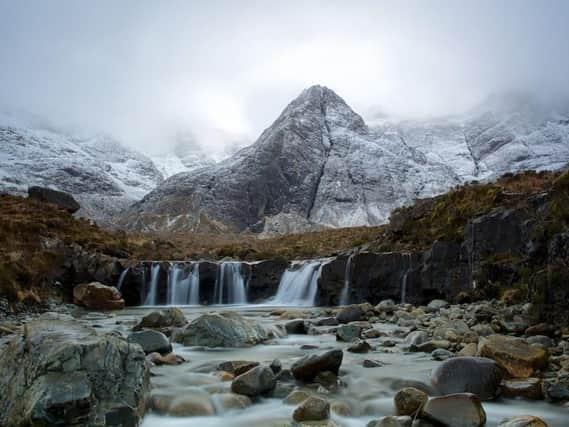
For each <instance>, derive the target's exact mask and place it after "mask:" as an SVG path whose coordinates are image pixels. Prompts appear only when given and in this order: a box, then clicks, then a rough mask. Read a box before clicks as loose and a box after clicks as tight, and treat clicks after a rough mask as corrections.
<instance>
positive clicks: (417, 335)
mask: <svg viewBox="0 0 569 427" xmlns="http://www.w3.org/2000/svg"><path fill="white" fill-rule="evenodd" d="M428 340H429V334H427V333H426V332H425V331H413V332H411V333H409V334H408V335H407V336H406V337H405V341H403V344H404V345H405V347H407V348H410V347H413V346H415V347H417V346H418V345H420V344H423V343H424V342H427V341H428Z"/></svg>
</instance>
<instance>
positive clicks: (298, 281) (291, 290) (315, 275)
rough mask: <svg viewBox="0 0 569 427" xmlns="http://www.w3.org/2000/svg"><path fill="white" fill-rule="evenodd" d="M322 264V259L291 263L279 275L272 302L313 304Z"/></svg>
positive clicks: (301, 304)
mask: <svg viewBox="0 0 569 427" xmlns="http://www.w3.org/2000/svg"><path fill="white" fill-rule="evenodd" d="M298 265H300V267H298ZM323 265H324V263H323V262H322V260H317V261H310V262H295V263H293V265H292V266H291V267H290V268H288V269H287V270H286V271H285V272H284V274H283V276H282V277H281V281H280V283H279V288H278V290H277V295H276V296H275V297H274V299H273V301H272V303H274V304H284V305H300V306H313V305H314V303H315V298H316V293H317V292H318V279H319V278H320V273H321V272H322V266H323Z"/></svg>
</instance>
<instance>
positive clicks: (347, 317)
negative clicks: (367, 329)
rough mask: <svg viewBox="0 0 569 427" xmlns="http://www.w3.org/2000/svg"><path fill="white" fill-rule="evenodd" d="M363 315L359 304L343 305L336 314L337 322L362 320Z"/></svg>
mask: <svg viewBox="0 0 569 427" xmlns="http://www.w3.org/2000/svg"><path fill="white" fill-rule="evenodd" d="M364 316H365V313H364V311H363V310H362V309H361V307H360V306H359V305H350V306H348V307H344V308H343V309H342V310H340V312H339V313H338V314H337V316H336V320H338V322H339V323H350V322H357V321H360V320H363V318H364Z"/></svg>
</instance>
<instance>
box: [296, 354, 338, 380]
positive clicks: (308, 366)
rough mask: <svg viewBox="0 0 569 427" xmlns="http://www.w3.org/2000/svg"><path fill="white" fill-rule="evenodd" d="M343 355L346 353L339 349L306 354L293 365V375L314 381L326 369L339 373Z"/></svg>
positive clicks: (300, 378)
mask: <svg viewBox="0 0 569 427" xmlns="http://www.w3.org/2000/svg"><path fill="white" fill-rule="evenodd" d="M343 357H344V353H343V352H342V350H339V349H336V350H330V351H327V352H325V353H322V354H318V355H316V354H313V355H310V356H304V357H303V358H302V359H299V360H297V361H296V362H294V364H293V365H292V368H291V371H292V375H293V376H294V377H295V378H296V379H298V380H302V381H312V380H313V379H314V378H315V377H316V376H317V375H318V374H319V373H320V372H325V371H330V372H333V373H334V374H336V375H338V373H339V370H340V365H341V364H342V359H343Z"/></svg>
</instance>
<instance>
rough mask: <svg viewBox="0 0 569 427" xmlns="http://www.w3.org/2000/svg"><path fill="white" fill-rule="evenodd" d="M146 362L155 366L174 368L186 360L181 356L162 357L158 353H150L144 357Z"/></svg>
mask: <svg viewBox="0 0 569 427" xmlns="http://www.w3.org/2000/svg"><path fill="white" fill-rule="evenodd" d="M146 360H148V361H149V362H152V363H154V364H155V365H157V366H160V365H172V366H176V365H181V364H182V363H184V362H185V361H186V359H184V358H183V357H182V356H180V355H178V354H174V353H170V354H166V355H164V356H163V355H161V354H160V353H150V354H149V355H148V356H146Z"/></svg>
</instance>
